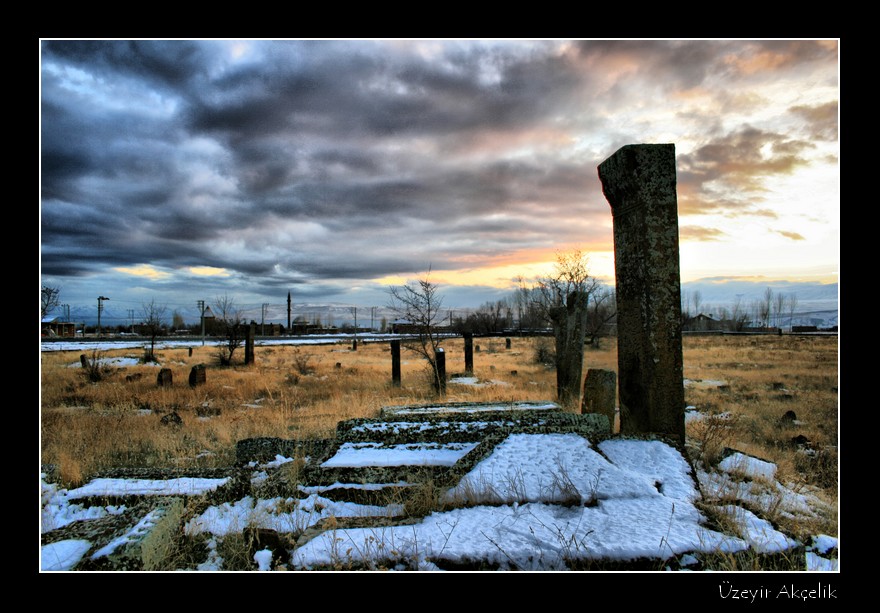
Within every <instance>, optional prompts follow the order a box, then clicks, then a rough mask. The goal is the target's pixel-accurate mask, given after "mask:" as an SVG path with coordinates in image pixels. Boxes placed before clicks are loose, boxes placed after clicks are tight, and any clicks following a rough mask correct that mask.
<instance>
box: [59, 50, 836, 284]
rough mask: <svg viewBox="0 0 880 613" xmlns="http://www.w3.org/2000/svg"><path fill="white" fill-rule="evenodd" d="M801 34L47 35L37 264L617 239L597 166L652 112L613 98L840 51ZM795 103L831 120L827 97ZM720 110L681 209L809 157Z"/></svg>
mask: <svg viewBox="0 0 880 613" xmlns="http://www.w3.org/2000/svg"><path fill="white" fill-rule="evenodd" d="M804 42H805V44H792V43H786V44H781V43H780V44H776V43H773V41H770V42H758V43H751V42H740V41H726V42H724V41H722V42H717V43H708V44H707V43H706V42H704V41H580V42H575V43H568V42H564V41H525V42H522V43H517V42H513V43H476V42H474V43H471V42H460V43H455V42H449V41H446V42H441V41H410V42H403V41H379V42H374V41H354V42H346V41H249V42H248V41H245V42H242V43H237V42H233V41H44V42H43V43H42V56H41V61H42V65H43V71H42V79H41V94H42V98H41V122H42V125H41V128H42V129H41V194H42V205H41V207H42V208H41V215H42V222H41V223H42V225H41V241H42V245H43V249H42V266H43V272H44V274H51V275H54V276H57V277H64V276H65V275H82V274H85V273H86V272H89V271H96V270H99V269H102V268H103V269H105V270H106V269H111V268H115V267H121V266H126V267H133V266H135V265H138V264H145V263H148V264H151V265H153V266H155V267H159V268H164V269H166V270H169V271H174V270H176V271H182V270H185V269H186V268H187V267H190V266H213V267H216V268H223V269H226V271H227V272H228V273H229V274H231V275H232V277H226V278H227V279H228V278H233V279H235V280H236V282H237V283H241V282H242V281H241V280H240V278H239V276H240V275H245V276H249V277H253V278H255V279H256V280H254V281H253V282H254V283H257V284H258V283H259V282H262V283H265V284H268V285H280V286H283V285H284V284H285V283H294V282H296V283H300V284H302V283H311V284H315V285H314V286H313V287H317V286H318V285H321V284H323V285H322V286H325V287H328V288H329V287H333V288H335V289H334V291H337V290H339V291H342V290H341V289H340V288H342V289H344V288H345V286H346V283H348V282H349V281H357V280H359V279H371V278H377V277H382V276H386V275H392V274H412V273H416V272H419V271H420V270H424V269H425V268H426V267H427V266H429V265H430V266H433V268H434V269H435V270H441V269H456V268H469V267H470V268H473V267H475V266H478V265H479V264H480V263H481V262H491V261H493V259H494V258H501V257H504V256H506V255H508V254H511V253H515V252H517V251H525V250H530V249H552V248H554V247H555V246H557V245H559V244H575V243H578V242H584V241H586V242H593V241H594V242H596V243H600V242H602V241H607V239H608V233H609V231H608V223H607V221H608V215H609V210H608V205H607V202H605V201H604V199H603V198H602V196H601V186H600V185H599V182H598V178H597V176H596V170H595V169H596V165H597V164H598V162H600V161H601V159H604V157H606V156H607V155H609V154H610V153H611V152H613V151H614V150H615V149H616V148H617V147H618V146H620V145H623V144H627V143H630V142H639V141H640V140H641V131H642V130H643V129H644V128H645V125H646V124H643V123H638V122H633V123H631V124H615V123H614V122H613V119H614V118H615V117H616V116H617V115H618V113H620V112H622V111H625V110H626V109H628V108H630V107H633V106H635V107H639V106H641V107H650V106H651V104H652V102H653V101H660V100H665V99H666V98H668V97H674V96H675V95H677V93H678V92H679V91H683V90H690V89H692V88H695V89H699V88H700V87H707V83H709V82H711V81H712V79H717V78H719V75H730V74H736V75H749V77H750V78H752V76H753V75H756V74H760V72H761V71H762V70H767V67H768V66H773V65H787V66H800V65H802V64H803V65H806V64H807V63H809V62H815V61H817V60H818V59H822V58H823V57H827V55H828V54H829V53H832V51H829V50H828V48H827V47H824V46H822V45H816V44H807V43H809V41H804ZM833 53H834V54H835V55H836V50H834V51H833ZM633 100H635V102H633ZM790 112H791V113H792V114H794V115H796V116H798V117H800V118H802V120H803V122H805V123H804V125H807V126H808V128H809V130H810V131H811V134H813V135H816V134H821V135H823V136H824V137H828V136H829V135H830V134H832V132H831V131H830V130H831V128H832V127H834V126H833V125H832V123H831V114H832V109H830V108H826V107H824V106H796V107H792V108H791V109H790ZM709 115H710V113H709V112H708V111H707V112H706V117H701V116H697V115H695V114H693V113H692V114H691V115H690V116H684V114H683V119H682V120H683V121H687V122H692V123H694V124H697V123H698V122H704V123H703V125H708V122H709V119H707V117H708V116H709ZM711 122H712V123H711V128H708V129H706V131H705V132H703V133H702V134H701V138H702V141H703V145H702V146H700V147H696V148H695V149H693V150H692V151H690V152H689V153H687V154H685V155H680V160H679V162H680V171H679V184H680V186H681V188H682V191H683V195H682V196H681V197H680V202H682V207H683V210H686V211H689V212H700V211H707V210H726V211H740V210H746V209H748V210H754V207H755V203H756V202H758V201H759V199H760V194H761V190H762V188H763V185H762V179H761V177H762V176H767V175H768V174H774V173H783V174H784V173H786V172H790V171H791V170H792V169H794V168H797V167H799V166H800V165H803V164H804V163H805V154H806V153H807V152H808V150H809V147H810V145H809V143H808V141H806V140H798V139H797V138H794V137H792V136H791V135H786V134H781V133H776V132H773V131H772V130H769V129H766V128H764V127H749V126H739V127H727V128H726V129H722V127H721V125H722V124H721V122H720V121H719V120H718V119H717V118H711ZM834 125H836V124H834ZM804 134H806V132H805V133H804ZM579 135H582V136H583V138H584V140H585V141H586V144H584V145H583V146H579V147H577V148H576V147H575V144H576V143H575V140H576V137H577V136H579ZM599 141H601V142H599ZM701 232H702V235H701V238H702V240H708V239H710V238H712V237H713V236H714V235H713V233H712V232H713V231H712V230H706V229H704V230H701ZM180 274H182V273H180ZM237 275H239V276H237ZM340 280H343V281H340ZM206 282H207V281H206ZM230 282H231V281H230Z"/></svg>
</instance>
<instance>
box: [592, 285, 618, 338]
mask: <svg viewBox="0 0 880 613" xmlns="http://www.w3.org/2000/svg"><path fill="white" fill-rule="evenodd" d="M616 318H617V294H616V293H615V291H614V290H613V289H611V288H608V287H605V288H597V290H596V291H595V292H594V293H593V297H592V300H591V306H590V307H589V309H588V313H587V338H589V340H590V345H592V346H593V347H598V346H599V339H600V338H601V337H602V335H603V333H605V330H606V327H607V326H608V324H609V323H611V322H612V321H614V320H615V319H616Z"/></svg>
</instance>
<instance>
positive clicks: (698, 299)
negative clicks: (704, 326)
mask: <svg viewBox="0 0 880 613" xmlns="http://www.w3.org/2000/svg"><path fill="white" fill-rule="evenodd" d="M691 302H692V303H693V305H694V317H697V316H698V315H699V314H700V306H702V304H703V294H701V293H700V290H698V289H697V290H694V291H693V293H692V294H691Z"/></svg>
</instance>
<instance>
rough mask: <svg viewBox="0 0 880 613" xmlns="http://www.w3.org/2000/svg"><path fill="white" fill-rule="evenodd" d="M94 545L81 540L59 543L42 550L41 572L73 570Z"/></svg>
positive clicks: (44, 547)
mask: <svg viewBox="0 0 880 613" xmlns="http://www.w3.org/2000/svg"><path fill="white" fill-rule="evenodd" d="M91 546H92V544H91V543H90V542H88V541H84V540H81V539H67V540H64V541H57V542H55V543H50V544H48V545H43V546H42V547H41V548H40V570H44V571H46V570H69V569H71V568H73V567H74V566H75V565H76V564H77V563H78V562H79V561H80V560H81V559H82V557H83V556H84V555H86V552H88V550H89V549H90V548H91Z"/></svg>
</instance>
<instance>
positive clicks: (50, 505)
mask: <svg viewBox="0 0 880 613" xmlns="http://www.w3.org/2000/svg"><path fill="white" fill-rule="evenodd" d="M45 478H46V475H45V474H41V475H40V488H41V492H40V497H41V503H42V504H41V511H40V531H41V532H43V533H45V532H49V531H51V530H57V529H58V528H63V527H64V526H66V525H68V524H72V523H74V522H77V521H88V520H91V519H100V518H102V517H107V516H108V515H120V514H122V513H123V512H125V505H119V506H116V505H108V506H97V505H95V506H90V507H83V506H82V505H79V504H71V503H70V493H69V492H68V491H67V490H66V489H59V488H58V487H57V486H56V485H53V484H47V483H46V481H45Z"/></svg>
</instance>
